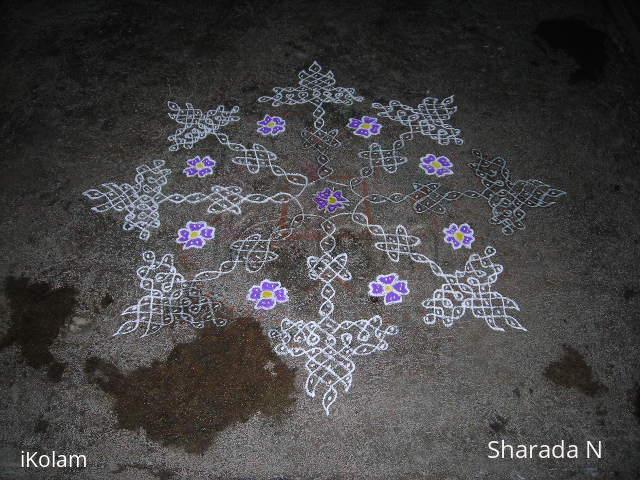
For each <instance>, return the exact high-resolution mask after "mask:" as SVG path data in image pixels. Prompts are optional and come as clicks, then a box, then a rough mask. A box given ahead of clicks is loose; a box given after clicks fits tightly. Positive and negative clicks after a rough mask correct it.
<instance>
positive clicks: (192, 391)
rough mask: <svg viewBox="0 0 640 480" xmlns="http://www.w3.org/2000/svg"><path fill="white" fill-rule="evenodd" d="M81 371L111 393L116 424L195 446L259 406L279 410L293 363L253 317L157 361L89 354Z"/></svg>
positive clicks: (290, 398) (290, 392)
mask: <svg viewBox="0 0 640 480" xmlns="http://www.w3.org/2000/svg"><path fill="white" fill-rule="evenodd" d="M85 372H86V374H87V376H88V378H89V381H90V382H92V383H96V384H98V385H99V386H100V387H101V388H102V389H103V390H104V391H105V392H107V393H109V394H110V395H111V396H112V397H113V399H114V410H115V413H116V415H117V418H118V426H119V428H124V429H128V430H137V429H138V428H140V427H142V428H144V430H145V431H146V433H147V435H148V437H149V438H151V439H153V440H156V441H159V442H161V443H163V444H165V445H174V446H177V447H180V448H183V449H184V450H185V451H187V452H189V453H202V452H204V451H205V450H206V449H207V447H208V446H209V445H210V444H211V442H212V441H213V438H214V437H215V435H216V433H218V432H220V431H222V430H224V429H225V428H227V427H229V426H230V425H233V424H236V423H238V422H246V421H247V420H249V419H250V418H251V417H252V416H253V415H255V414H257V413H258V412H260V413H262V414H264V415H267V416H271V417H280V416H282V415H283V414H285V413H286V412H287V410H288V408H289V407H291V405H292V404H293V403H294V402H295V397H294V380H295V371H294V369H292V368H289V367H287V365H286V364H285V363H284V362H283V361H282V360H281V359H280V358H279V357H278V356H277V355H276V354H275V353H274V352H273V351H272V349H271V344H270V342H269V339H268V337H267V336H266V335H265V334H264V333H263V332H262V329H261V327H260V325H259V324H258V322H256V321H255V320H253V319H246V318H245V319H237V320H234V321H233V322H231V323H230V324H229V325H228V326H226V327H224V328H222V329H216V328H213V327H207V328H205V329H203V330H202V331H201V332H200V334H199V336H198V337H197V338H196V340H194V341H193V342H190V343H185V344H179V345H177V346H175V347H174V348H173V350H172V351H171V353H170V354H169V356H168V358H167V360H166V361H164V362H158V361H155V362H154V363H153V364H152V365H151V366H150V367H143V368H139V369H137V370H134V371H132V372H130V373H123V372H120V371H119V370H118V369H117V368H116V367H115V366H114V365H112V364H110V363H108V362H105V361H104V360H101V359H99V358H96V357H92V358H89V359H88V360H87V362H86V364H85Z"/></svg>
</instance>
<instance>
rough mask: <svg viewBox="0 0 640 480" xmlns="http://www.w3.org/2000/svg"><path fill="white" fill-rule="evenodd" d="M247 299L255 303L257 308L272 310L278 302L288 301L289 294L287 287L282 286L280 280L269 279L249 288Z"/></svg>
mask: <svg viewBox="0 0 640 480" xmlns="http://www.w3.org/2000/svg"><path fill="white" fill-rule="evenodd" d="M247 300H249V301H250V302H254V303H255V305H254V308H255V309H256V310H271V309H272V308H274V307H275V306H276V305H277V304H278V303H286V302H288V301H289V296H288V294H287V289H286V288H284V287H282V286H280V282H272V281H271V280H268V279H267V280H263V281H262V282H261V283H260V285H254V286H253V287H251V288H250V289H249V293H248V294H247Z"/></svg>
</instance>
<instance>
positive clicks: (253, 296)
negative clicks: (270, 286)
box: [247, 285, 262, 302]
mask: <svg viewBox="0 0 640 480" xmlns="http://www.w3.org/2000/svg"><path fill="white" fill-rule="evenodd" d="M261 295H262V290H261V289H260V287H258V286H255V285H254V286H253V287H251V290H249V293H248V294H247V300H251V301H255V302H257V301H258V300H260V296H261Z"/></svg>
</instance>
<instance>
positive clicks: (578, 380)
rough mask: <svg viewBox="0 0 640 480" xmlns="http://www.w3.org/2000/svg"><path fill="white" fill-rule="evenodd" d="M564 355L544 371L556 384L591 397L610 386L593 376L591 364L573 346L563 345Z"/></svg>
mask: <svg viewBox="0 0 640 480" xmlns="http://www.w3.org/2000/svg"><path fill="white" fill-rule="evenodd" d="M563 348H564V350H565V354H564V356H563V357H562V358H561V359H560V360H559V361H557V362H551V363H550V364H549V365H548V366H547V368H546V369H545V371H544V376H545V377H546V378H547V379H549V380H551V381H552V382H553V383H555V384H556V385H560V386H561V387H565V388H576V389H578V390H579V391H581V392H582V393H584V394H586V395H589V396H590V397H592V396H594V395H596V394H598V393H602V392H606V391H607V390H608V388H607V387H606V386H604V385H602V384H601V383H599V382H598V381H597V380H595V379H594V378H593V371H592V370H591V366H590V365H588V364H587V363H586V362H585V361H584V357H583V356H582V355H581V354H580V352H578V351H577V350H575V349H574V348H572V347H569V346H563Z"/></svg>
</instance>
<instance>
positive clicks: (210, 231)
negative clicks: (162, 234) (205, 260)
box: [176, 222, 216, 250]
mask: <svg viewBox="0 0 640 480" xmlns="http://www.w3.org/2000/svg"><path fill="white" fill-rule="evenodd" d="M215 234H216V229H215V228H214V227H209V226H208V225H207V222H187V226H186V227H185V228H181V229H180V230H178V238H177V239H176V243H181V244H182V249H183V250H188V249H189V248H202V247H204V246H205V245H206V243H207V240H213V238H214V237H215Z"/></svg>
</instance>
